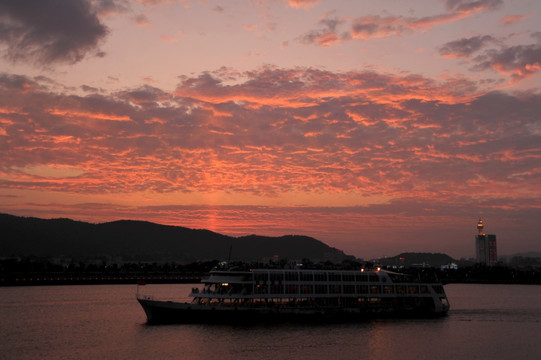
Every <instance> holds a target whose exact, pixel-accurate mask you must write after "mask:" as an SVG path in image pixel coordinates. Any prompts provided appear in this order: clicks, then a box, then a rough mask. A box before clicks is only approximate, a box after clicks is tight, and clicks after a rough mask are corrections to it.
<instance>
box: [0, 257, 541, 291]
mask: <svg viewBox="0 0 541 360" xmlns="http://www.w3.org/2000/svg"><path fill="white" fill-rule="evenodd" d="M219 263H220V262H219V261H218V260H210V261H196V262H191V263H188V264H179V263H175V262H168V263H123V264H94V263H85V262H83V261H79V262H76V263H75V262H74V263H70V264H67V265H62V264H55V263H52V262H50V261H48V260H46V259H35V258H24V259H3V260H0V286H10V285H33V284H34V285H41V284H59V285H60V284H96V283H105V284H107V283H134V284H135V283H137V282H138V281H141V280H143V281H145V282H148V283H186V282H194V283H197V282H199V281H200V280H201V278H202V277H204V276H205V275H206V274H208V272H209V271H211V270H212V269H213V268H215V267H216V266H218V265H219ZM299 265H300V264H295V266H299ZM248 266H249V267H253V268H255V267H274V268H280V267H281V268H283V267H286V266H292V264H291V263H288V262H287V261H286V260H282V261H280V262H267V263H261V262H254V263H250V264H249V265H248ZM300 266H302V267H303V268H313V269H338V268H340V269H350V270H351V269H358V268H360V267H365V268H367V267H368V268H370V267H374V266H376V265H375V263H374V262H364V261H352V260H348V261H344V262H342V263H339V264H336V263H332V262H330V261H327V262H317V263H315V262H312V261H310V260H309V259H304V260H303V261H302V265H300ZM383 268H384V269H385V268H386V266H383ZM389 270H393V271H396V269H393V268H392V267H389ZM399 271H401V272H405V273H410V274H412V275H416V276H423V277H427V276H428V277H437V278H438V279H439V280H440V281H441V282H443V283H510V284H513V283H516V284H541V267H539V266H524V267H517V266H509V265H503V264H500V265H498V266H490V267H489V266H481V265H479V264H474V265H470V266H464V267H459V268H458V269H438V268H431V267H426V268H419V267H414V266H411V267H404V268H401V269H400V270H399Z"/></svg>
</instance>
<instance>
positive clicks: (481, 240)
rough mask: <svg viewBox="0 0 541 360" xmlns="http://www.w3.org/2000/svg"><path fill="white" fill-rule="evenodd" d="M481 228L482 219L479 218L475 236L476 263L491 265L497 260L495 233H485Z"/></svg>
mask: <svg viewBox="0 0 541 360" xmlns="http://www.w3.org/2000/svg"><path fill="white" fill-rule="evenodd" d="M483 229H484V225H483V220H481V219H479V222H478V223H477V231H478V234H477V235H476V236H475V255H476V258H477V262H478V263H480V264H483V265H487V266H492V265H495V264H496V263H497V262H498V251H497V248H496V235H487V234H485V233H484V231H483Z"/></svg>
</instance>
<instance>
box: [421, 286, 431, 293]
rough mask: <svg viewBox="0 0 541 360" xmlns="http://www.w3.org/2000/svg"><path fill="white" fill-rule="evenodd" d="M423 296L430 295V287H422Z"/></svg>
mask: <svg viewBox="0 0 541 360" xmlns="http://www.w3.org/2000/svg"><path fill="white" fill-rule="evenodd" d="M421 294H430V291H429V290H428V286H426V285H421Z"/></svg>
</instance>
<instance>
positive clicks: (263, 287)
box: [255, 285, 267, 294]
mask: <svg viewBox="0 0 541 360" xmlns="http://www.w3.org/2000/svg"><path fill="white" fill-rule="evenodd" d="M255 293H256V294H266V293H267V286H266V285H256V287H255Z"/></svg>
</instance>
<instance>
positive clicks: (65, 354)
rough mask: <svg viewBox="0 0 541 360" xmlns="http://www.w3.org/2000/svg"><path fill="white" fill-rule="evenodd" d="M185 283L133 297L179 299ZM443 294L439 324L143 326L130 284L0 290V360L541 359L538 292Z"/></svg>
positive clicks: (484, 288)
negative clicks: (444, 310) (445, 309)
mask: <svg viewBox="0 0 541 360" xmlns="http://www.w3.org/2000/svg"><path fill="white" fill-rule="evenodd" d="M193 286H194V285H191V284H183V285H147V286H145V287H142V288H141V290H144V293H146V294H153V295H156V296H159V297H162V298H170V299H175V298H177V299H178V298H179V297H182V296H184V295H185V294H187V293H188V292H189V290H190V289H191V287H193ZM445 290H446V292H447V296H448V297H449V300H450V302H451V311H450V312H449V315H448V316H446V317H444V318H440V319H416V320H377V321H366V322H362V323H355V324H332V325H329V324H325V325H317V324H314V325H313V324H310V325H308V324H273V325H268V326H266V325H255V326H226V325H160V326H149V325H146V324H145V321H146V317H145V315H144V313H143V310H142V309H141V308H140V306H139V304H138V303H137V302H136V300H135V291H136V287H135V286H134V285H103V286H100V285H95V286H50V287H48V286H43V287H12V288H0V359H187V360H190V359H273V360H277V359H310V360H314V359H315V360H317V359H387V360H389V359H390V360H392V359H539V358H540V355H539V354H541V286H526V285H524V286H522V285H463V284H450V285H446V286H445ZM179 294H180V295H179Z"/></svg>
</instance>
